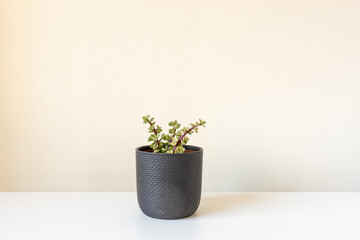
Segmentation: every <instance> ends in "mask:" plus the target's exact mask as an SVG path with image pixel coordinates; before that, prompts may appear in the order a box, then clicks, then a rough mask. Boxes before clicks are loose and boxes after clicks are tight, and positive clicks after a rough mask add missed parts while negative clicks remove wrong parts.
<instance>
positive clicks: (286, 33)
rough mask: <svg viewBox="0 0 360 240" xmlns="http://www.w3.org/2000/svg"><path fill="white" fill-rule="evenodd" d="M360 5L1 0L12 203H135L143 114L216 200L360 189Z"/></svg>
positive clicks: (4, 124)
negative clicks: (174, 142) (184, 151)
mask: <svg viewBox="0 0 360 240" xmlns="http://www.w3.org/2000/svg"><path fill="white" fill-rule="evenodd" d="M359 12H360V1H357V0H353V1H350V0H342V1H337V0H336V1H335V0H329V1H328V0H318V1H316V0H315V1H314V0H311V1H310V0H307V1H295V0H294V1H285V0H270V1H269V0H251V1H250V0H249V1H235V0H233V1H230V0H225V1H223V0H222V1H220V0H216V1H207V0H201V1H193V0H186V1H168V0H159V1H145V0H142V1H134V0H128V1H118V0H113V1H109V0H107V1H100V0H99V1H40V0H38V1H35V0H31V1H30V0H27V1H23V0H21V1H20V0H0V50H1V51H0V86H1V88H0V100H1V101H0V114H1V117H0V131H1V132H0V133H1V135H0V190H1V191H133V190H135V164H134V149H135V147H136V146H139V145H143V144H146V138H147V131H146V127H145V126H144V125H143V124H142V121H141V116H142V115H144V114H147V113H150V114H153V115H154V116H155V117H156V119H158V122H159V123H161V124H163V125H165V124H166V123H167V122H168V121H170V120H174V119H178V120H179V121H180V122H184V123H189V122H190V121H194V120H196V119H197V118H198V117H202V118H203V119H205V120H207V122H208V127H207V128H206V129H201V130H200V133H199V134H198V135H196V136H193V137H192V138H191V139H190V143H191V144H194V145H200V146H203V147H204V149H205V156H204V184H203V186H204V190H205V191H360V108H359V103H360V14H359Z"/></svg>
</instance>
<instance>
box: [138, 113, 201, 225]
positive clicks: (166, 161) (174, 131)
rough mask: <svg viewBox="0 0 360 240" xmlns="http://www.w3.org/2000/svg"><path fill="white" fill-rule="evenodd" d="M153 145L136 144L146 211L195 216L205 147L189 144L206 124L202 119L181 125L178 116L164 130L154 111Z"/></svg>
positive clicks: (140, 198) (140, 199) (151, 120)
mask: <svg viewBox="0 0 360 240" xmlns="http://www.w3.org/2000/svg"><path fill="white" fill-rule="evenodd" d="M142 118H143V122H144V123H145V124H147V125H149V128H148V130H149V133H150V136H149V138H148V142H151V144H150V145H146V146H141V147H138V148H136V186H137V198H138V203H139V206H140V209H141V210H142V212H143V213H144V214H145V215H147V216H149V217H152V218H158V219H178V218H185V217H188V216H191V215H192V214H194V213H195V211H196V210H197V208H198V206H199V204H200V198H201V178H202V157H203V149H202V148H201V147H197V146H191V145H186V143H187V142H188V141H189V137H188V136H189V135H191V134H193V133H194V132H196V133H197V132H198V130H199V127H200V126H201V127H205V124H206V122H205V121H202V120H201V119H199V121H198V122H196V123H191V124H190V126H189V127H183V128H182V129H180V127H181V124H180V123H178V122H177V121H176V120H175V121H171V122H170V123H169V126H170V129H169V133H168V134H165V133H162V128H161V127H160V126H158V125H156V122H155V121H154V118H153V117H152V118H151V117H150V115H147V116H143V117H142Z"/></svg>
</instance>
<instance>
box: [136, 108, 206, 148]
mask: <svg viewBox="0 0 360 240" xmlns="http://www.w3.org/2000/svg"><path fill="white" fill-rule="evenodd" d="M142 119H143V122H144V123H145V124H149V125H150V126H149V128H148V130H149V133H151V135H150V136H149V138H148V142H152V143H151V144H150V147H151V148H152V149H153V150H154V153H183V152H185V148H184V145H185V144H186V143H187V142H188V141H189V137H188V136H187V135H191V134H193V133H194V132H196V133H197V132H198V130H199V127H200V126H201V127H205V124H206V122H205V121H203V120H201V119H199V121H198V122H196V123H190V126H189V127H183V128H182V129H180V127H181V124H180V123H178V122H177V120H175V121H171V122H169V126H170V129H169V133H168V134H165V133H161V132H162V131H163V130H162V128H161V127H160V126H159V125H156V122H155V121H154V118H153V117H150V115H146V116H143V117H142Z"/></svg>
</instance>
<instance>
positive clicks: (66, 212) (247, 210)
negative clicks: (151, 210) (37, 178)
mask: <svg viewBox="0 0 360 240" xmlns="http://www.w3.org/2000/svg"><path fill="white" fill-rule="evenodd" d="M0 239H1V240H28V239H34V240H35V239H36V240H41V239H47V240H54V239H67V240H68V239H77V240H81V239H84V240H91V239H102V240H106V239H117V240H120V239H124V240H126V239H244V240H245V239H246V240H248V239H258V240H261V239H276V240H281V239H286V240H294V239H306V240H309V239H316V240H321V239H326V240H331V239H344V240H353V239H354V240H359V239H360V194H359V193H356V192H352V193H203V196H202V200H201V204H200V207H199V209H198V211H197V212H196V213H195V215H193V216H192V217H190V218H186V219H180V220H157V219H152V218H149V217H146V216H145V215H143V214H142V212H141V211H140V209H139V207H138V205H137V200H136V193H133V192H131V193H120V192H117V193H100V192H99V193H53V192H50V193H30V192H28V193H0Z"/></svg>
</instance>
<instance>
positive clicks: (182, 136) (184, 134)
mask: <svg viewBox="0 0 360 240" xmlns="http://www.w3.org/2000/svg"><path fill="white" fill-rule="evenodd" d="M198 126H200V125H197V124H195V125H194V126H192V127H191V128H190V129H189V130H187V131H186V132H184V133H183V135H181V137H180V138H179V140H178V141H177V143H176V145H175V146H174V147H173V151H174V152H175V150H176V147H177V146H179V145H180V143H181V140H183V139H184V137H185V136H186V134H188V133H189V132H191V131H192V130H194V129H195V128H196V127H198Z"/></svg>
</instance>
